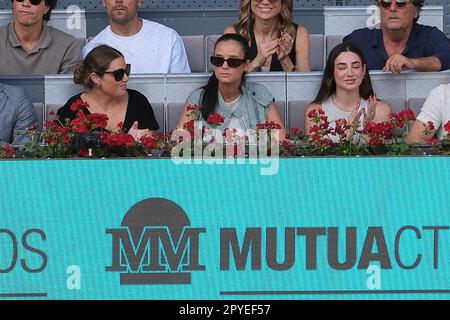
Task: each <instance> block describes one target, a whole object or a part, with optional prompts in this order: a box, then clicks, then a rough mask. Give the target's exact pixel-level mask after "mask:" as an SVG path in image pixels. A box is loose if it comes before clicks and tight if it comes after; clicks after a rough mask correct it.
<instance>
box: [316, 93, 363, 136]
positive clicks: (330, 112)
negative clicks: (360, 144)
mask: <svg viewBox="0 0 450 320" xmlns="http://www.w3.org/2000/svg"><path fill="white" fill-rule="evenodd" d="M333 97H334V95H333V96H331V97H329V98H328V99H327V100H325V101H324V102H322V109H323V111H324V112H325V115H326V116H327V117H328V121H329V122H330V126H331V127H333V128H335V127H336V120H339V119H345V120H348V118H349V117H350V114H351V113H352V112H351V111H344V110H342V109H340V108H339V107H338V106H337V105H336V104H335V103H334V99H333ZM355 106H356V104H355ZM361 107H362V108H364V109H365V110H366V112H367V100H364V99H361ZM363 123H364V114H363V115H361V118H360V126H359V129H362V127H363ZM330 138H331V140H333V142H338V141H339V136H332V135H330Z"/></svg>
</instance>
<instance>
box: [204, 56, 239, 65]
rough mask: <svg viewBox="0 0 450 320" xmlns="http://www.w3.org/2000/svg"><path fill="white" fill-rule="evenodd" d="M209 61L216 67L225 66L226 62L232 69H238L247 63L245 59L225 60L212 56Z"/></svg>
mask: <svg viewBox="0 0 450 320" xmlns="http://www.w3.org/2000/svg"><path fill="white" fill-rule="evenodd" d="M209 60H210V61H211V64H212V65H213V66H216V67H221V66H223V64H224V63H225V61H226V62H227V64H228V66H229V67H230V68H238V67H239V66H240V65H242V64H243V63H245V62H246V61H247V60H245V59H238V58H228V59H225V58H222V57H215V56H211V57H210V58H209Z"/></svg>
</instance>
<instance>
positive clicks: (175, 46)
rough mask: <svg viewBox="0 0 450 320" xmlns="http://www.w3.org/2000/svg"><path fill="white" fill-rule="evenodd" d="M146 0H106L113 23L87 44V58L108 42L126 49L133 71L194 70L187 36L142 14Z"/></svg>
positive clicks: (110, 21) (180, 71)
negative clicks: (140, 9) (185, 39)
mask: <svg viewBox="0 0 450 320" xmlns="http://www.w3.org/2000/svg"><path fill="white" fill-rule="evenodd" d="M142 1H143V0H102V4H103V6H104V7H105V9H106V12H107V14H108V18H109V26H108V27H106V28H105V29H103V30H102V31H101V32H100V33H99V34H98V35H97V36H96V37H95V38H94V39H92V40H91V41H89V43H88V44H87V45H86V46H85V47H84V48H83V52H82V54H83V58H85V57H86V55H87V54H88V53H89V52H90V51H91V50H92V49H94V48H95V47H97V46H99V45H102V44H106V45H108V46H111V47H113V48H115V49H117V50H119V51H120V52H122V54H123V55H124V56H125V61H126V62H127V63H130V64H131V73H164V74H166V73H190V72H191V70H190V68H189V63H188V59H187V56H186V50H185V48H184V45H183V40H182V39H181V37H180V36H179V35H178V33H176V32H175V31H174V30H172V29H170V28H168V27H166V26H163V25H162V24H159V23H156V22H153V21H149V20H144V19H141V18H139V16H138V8H139V5H140V4H141V3H142Z"/></svg>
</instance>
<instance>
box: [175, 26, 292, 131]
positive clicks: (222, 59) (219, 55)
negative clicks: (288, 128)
mask: <svg viewBox="0 0 450 320" xmlns="http://www.w3.org/2000/svg"><path fill="white" fill-rule="evenodd" d="M247 54H248V43H247V41H246V39H245V38H243V37H242V36H240V35H238V34H232V33H231V34H224V35H223V36H221V37H220V38H219V39H218V40H217V42H216V44H215V47H214V55H213V56H211V57H210V60H211V63H212V64H213V66H214V72H213V74H212V75H211V77H210V78H209V81H208V83H207V84H206V85H205V86H204V87H202V88H200V89H197V90H196V91H194V92H193V93H192V94H191V95H190V96H189V98H188V99H187V104H198V105H199V106H200V111H201V115H200V117H199V119H196V120H207V119H208V116H210V115H212V114H214V113H220V114H221V115H222V116H223V117H224V118H225V120H224V122H223V123H222V124H221V125H220V126H218V127H217V129H221V130H225V129H226V128H230V129H242V130H244V131H246V130H247V129H255V128H256V126H257V124H258V123H264V122H266V121H269V122H270V121H273V122H275V123H277V124H279V125H280V126H281V130H280V138H281V139H284V137H285V130H284V128H283V124H282V121H281V119H280V116H279V114H278V111H277V109H276V106H275V103H274V98H273V96H272V95H271V94H270V92H269V91H268V90H267V89H266V88H265V87H263V86H262V85H260V84H258V83H254V82H246V81H245V72H246V69H247V68H248V64H249V61H248V59H247ZM189 120H190V119H189V116H188V110H187V109H185V110H184V112H183V114H182V115H181V118H180V121H179V123H178V128H183V124H184V123H185V122H187V121H189ZM205 124H206V125H207V126H208V124H207V123H205Z"/></svg>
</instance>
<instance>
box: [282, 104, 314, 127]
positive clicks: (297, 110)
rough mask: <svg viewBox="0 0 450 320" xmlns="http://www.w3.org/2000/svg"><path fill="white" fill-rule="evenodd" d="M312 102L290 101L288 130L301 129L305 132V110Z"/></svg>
mask: <svg viewBox="0 0 450 320" xmlns="http://www.w3.org/2000/svg"><path fill="white" fill-rule="evenodd" d="M310 103H311V101H289V104H288V110H289V111H288V123H289V126H288V128H287V129H288V130H291V129H292V128H299V129H300V130H301V131H302V132H305V108H306V106H307V105H309V104H310Z"/></svg>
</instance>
